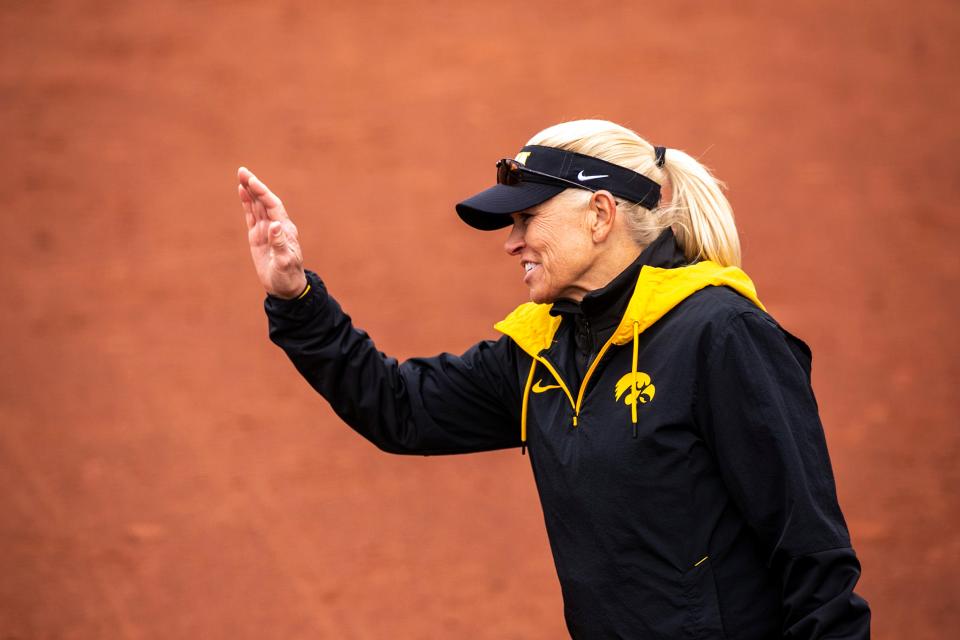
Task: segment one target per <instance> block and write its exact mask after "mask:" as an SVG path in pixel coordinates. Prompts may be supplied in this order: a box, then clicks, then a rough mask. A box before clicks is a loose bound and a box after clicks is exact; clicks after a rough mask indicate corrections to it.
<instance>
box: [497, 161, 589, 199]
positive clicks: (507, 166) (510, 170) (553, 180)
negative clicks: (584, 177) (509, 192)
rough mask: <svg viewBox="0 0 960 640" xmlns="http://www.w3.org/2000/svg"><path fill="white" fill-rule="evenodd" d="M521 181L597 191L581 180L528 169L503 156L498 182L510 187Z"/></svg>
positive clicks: (498, 169)
mask: <svg viewBox="0 0 960 640" xmlns="http://www.w3.org/2000/svg"><path fill="white" fill-rule="evenodd" d="M521 182H537V183H540V184H560V185H567V186H570V187H576V188H577V189H586V190H587V191H593V192H596V191H597V190H596V189H591V188H590V187H588V186H587V185H585V184H580V183H579V182H574V181H572V180H564V179H563V178H558V177H557V176H552V175H550V174H549V173H542V172H540V171H534V170H533V169H528V168H527V167H525V166H524V165H522V164H521V163H519V162H517V161H516V160H513V159H512V158H503V159H502V160H497V184H504V185H507V186H508V187H512V186H515V185H518V184H520V183H521Z"/></svg>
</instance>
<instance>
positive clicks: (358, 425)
mask: <svg viewBox="0 0 960 640" xmlns="http://www.w3.org/2000/svg"><path fill="white" fill-rule="evenodd" d="M308 276H309V283H310V291H308V292H307V294H306V295H305V296H304V297H303V298H302V299H300V300H294V301H284V300H277V299H274V298H268V299H267V301H266V303H265V308H266V311H267V315H268V318H269V320H270V338H271V340H272V341H273V342H274V343H276V344H277V345H278V346H280V347H281V348H283V350H284V351H285V352H286V353H287V355H288V356H289V358H290V359H291V361H292V362H293V363H294V365H295V366H296V368H297V370H298V371H299V372H300V373H301V375H303V377H304V378H305V379H306V380H307V382H309V383H310V385H311V386H312V387H313V388H314V389H315V390H316V391H317V392H318V393H320V394H321V395H322V396H323V397H324V398H326V399H327V401H328V402H330V405H331V407H332V408H333V409H334V411H335V412H336V413H337V414H338V415H339V416H340V417H341V418H342V419H343V420H344V421H345V422H346V423H347V424H349V425H350V426H351V427H352V428H353V429H354V430H356V431H357V432H358V433H360V434H361V435H362V436H364V437H365V438H367V439H368V440H370V441H371V442H372V443H374V444H375V445H376V446H377V447H379V448H381V449H383V450H385V451H389V452H393V453H409V454H415V453H416V454H430V453H460V452H468V451H480V450H486V449H495V448H502V447H506V446H514V444H513V442H512V438H511V436H512V433H513V432H512V430H510V428H509V425H510V422H511V418H510V415H509V412H505V411H504V410H503V407H502V406H499V405H502V404H503V403H502V402H500V401H498V399H497V398H496V397H491V396H492V395H493V394H491V393H490V392H489V389H488V388H487V387H489V386H490V385H484V382H485V380H484V379H483V377H484V373H485V372H484V371H483V367H479V366H470V365H471V364H475V362H474V361H476V362H480V363H481V364H484V363H486V362H488V361H489V360H490V358H488V357H486V355H487V354H486V352H481V353H474V351H475V350H478V349H479V350H481V351H482V347H483V345H480V346H478V347H477V348H475V350H471V352H469V353H471V354H473V355H474V361H471V362H467V363H465V362H464V360H463V359H461V358H459V357H457V356H451V355H448V354H444V355H442V356H438V357H436V358H428V359H415V360H411V361H409V362H406V363H404V364H402V365H401V364H400V363H398V362H397V361H396V360H395V359H393V358H390V357H388V356H386V355H384V354H382V353H381V352H380V351H378V350H377V348H376V345H375V344H374V342H373V341H372V340H371V339H370V337H369V336H368V335H367V334H366V333H364V332H363V331H360V330H358V329H356V328H355V327H354V326H353V324H352V322H351V320H350V318H349V316H347V315H346V314H345V313H344V312H343V311H342V309H341V308H340V306H339V304H337V302H336V301H335V300H334V299H333V298H332V297H331V296H330V295H329V294H328V293H327V291H326V288H325V287H324V285H323V283H322V281H321V280H320V279H319V278H318V277H317V276H316V275H315V274H312V273H308ZM484 358H485V359H484ZM503 383H504V381H503V380H500V384H503Z"/></svg>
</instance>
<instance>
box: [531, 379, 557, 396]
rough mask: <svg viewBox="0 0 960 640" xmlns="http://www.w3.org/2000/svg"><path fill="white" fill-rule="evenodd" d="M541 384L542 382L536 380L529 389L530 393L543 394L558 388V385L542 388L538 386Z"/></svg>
mask: <svg viewBox="0 0 960 640" xmlns="http://www.w3.org/2000/svg"><path fill="white" fill-rule="evenodd" d="M541 382H542V380H537V381H536V382H534V383H533V387H532V388H531V391H533V392H534V393H543V392H544V391H550V390H551V389H559V388H560V385H558V384H548V385H547V386H545V387H543V386H541V385H540V383H541Z"/></svg>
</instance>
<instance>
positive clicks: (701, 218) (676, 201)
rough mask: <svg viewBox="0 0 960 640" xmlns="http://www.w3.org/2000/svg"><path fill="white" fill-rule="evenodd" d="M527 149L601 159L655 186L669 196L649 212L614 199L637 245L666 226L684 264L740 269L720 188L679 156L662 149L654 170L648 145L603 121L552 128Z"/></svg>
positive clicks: (737, 242) (734, 230)
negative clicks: (534, 147)
mask: <svg viewBox="0 0 960 640" xmlns="http://www.w3.org/2000/svg"><path fill="white" fill-rule="evenodd" d="M527 144H528V145H530V144H535V145H541V146H545V147H555V148H557V149H564V150H566V151H574V152H576V153H582V154H584V155H588V156H593V157H594V158H600V159H601V160H606V161H607V162H612V163H613V164H618V165H620V166H622V167H626V168H628V169H632V170H633V171H636V172H637V173H642V174H643V175H645V176H647V177H648V178H650V179H651V180H654V181H655V182H658V183H660V185H661V188H662V190H663V192H664V194H670V195H671V197H670V198H669V199H667V198H662V199H661V204H660V205H659V206H657V207H656V208H655V209H653V210H652V211H650V210H647V209H645V208H643V207H642V206H640V205H638V204H633V203H630V202H623V201H622V199H620V198H618V203H619V204H618V209H619V210H621V211H623V212H624V213H626V220H627V227H628V229H629V230H630V234H631V236H632V237H633V240H634V241H635V242H636V243H637V244H638V245H640V246H647V245H648V244H650V243H651V242H653V240H654V239H655V238H656V237H657V236H658V235H659V234H660V232H661V231H663V230H664V229H666V228H667V227H671V228H672V229H673V232H674V234H675V235H676V237H677V240H678V241H679V243H680V246H681V247H682V248H683V252H684V255H685V256H686V257H687V259H688V260H691V261H693V260H704V259H706V260H712V261H714V262H716V263H718V264H721V265H723V266H740V239H739V238H738V236H737V227H736V225H735V224H734V221H733V209H732V208H731V207H730V203H729V202H728V201H727V199H726V197H725V196H724V195H723V191H722V187H723V183H722V182H720V181H719V180H717V179H716V178H714V177H713V175H712V174H711V173H710V171H709V170H708V169H707V168H706V167H705V166H703V165H702V164H700V163H699V162H697V161H696V160H694V159H693V158H692V157H690V156H689V155H687V154H686V153H684V152H683V151H680V150H678V149H667V152H666V155H665V156H664V163H663V166H662V167H658V166H657V162H656V157H655V155H654V154H655V152H654V147H653V145H652V144H650V143H649V142H647V141H646V140H644V139H643V138H641V137H640V136H639V135H637V134H636V133H634V132H633V131H631V130H630V129H627V128H626V127H622V126H620V125H618V124H615V123H613V122H609V121H607V120H574V121H571V122H564V123H561V124H557V125H554V126H552V127H548V128H546V129H544V130H543V131H541V132H540V133H538V134H536V135H535V136H533V137H532V138H530V141H529V142H527ZM665 201H666V202H665ZM664 202H665V203H664Z"/></svg>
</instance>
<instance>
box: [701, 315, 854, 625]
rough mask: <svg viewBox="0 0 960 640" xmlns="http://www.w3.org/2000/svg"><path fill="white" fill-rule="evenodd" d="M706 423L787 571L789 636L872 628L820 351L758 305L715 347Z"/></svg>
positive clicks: (745, 505) (765, 548)
mask: <svg viewBox="0 0 960 640" xmlns="http://www.w3.org/2000/svg"><path fill="white" fill-rule="evenodd" d="M707 353H708V354H709V355H708V356H707V361H706V362H705V363H704V365H703V366H705V368H706V375H705V376H703V378H702V379H701V382H700V383H699V388H698V401H697V411H698V421H699V422H700V423H701V424H702V425H703V427H704V437H705V439H706V440H707V443H708V445H709V446H710V447H711V449H712V450H713V451H714V453H715V455H716V458H717V463H718V465H719V468H720V473H721V475H722V477H723V480H724V482H725V484H726V486H727V488H728V490H729V492H730V494H731V496H732V498H733V500H734V502H735V503H736V504H737V506H738V507H739V509H740V511H741V513H742V514H743V515H744V517H745V518H746V520H747V522H748V524H749V525H750V527H751V528H752V529H753V531H754V532H755V533H756V534H757V536H758V538H759V541H760V545H761V550H762V552H763V554H764V557H766V559H767V564H768V566H769V567H770V568H771V569H772V570H773V571H775V572H776V573H777V574H778V575H779V576H780V579H781V584H782V604H783V615H784V620H783V636H784V638H791V639H792V638H797V639H799V638H804V639H813V638H833V639H839V638H849V639H853V638H856V639H864V638H869V636H870V609H869V606H868V605H867V603H866V601H865V600H864V599H863V598H861V597H860V596H858V595H857V594H856V593H854V591H853V589H854V586H855V585H856V583H857V580H858V579H859V576H860V563H859V562H858V560H857V556H856V554H855V553H854V551H853V549H852V548H851V545H850V538H849V534H848V532H847V526H846V523H845V522H844V519H843V514H842V513H841V511H840V506H839V504H838V502H837V495H836V488H835V485H834V478H833V471H832V468H831V465H830V458H829V456H828V453H827V446H826V440H825V437H824V433H823V427H822V425H821V423H820V418H819V414H818V410H817V404H816V400H815V398H814V395H813V390H812V388H811V385H810V351H809V349H808V348H807V346H806V345H805V344H804V343H803V342H801V341H800V340H798V339H797V338H794V337H793V336H791V335H790V334H788V333H786V332H785V331H783V330H782V329H781V328H780V327H779V325H777V324H776V322H774V321H773V320H772V319H771V318H769V316H767V315H766V314H763V313H761V312H760V311H759V310H757V311H747V312H741V313H739V315H736V316H734V317H733V318H732V319H731V321H730V322H729V323H728V324H727V326H725V327H724V328H723V329H721V330H719V332H718V334H717V335H716V336H715V337H714V339H713V342H712V346H711V348H710V349H709V350H708V351H707Z"/></svg>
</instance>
